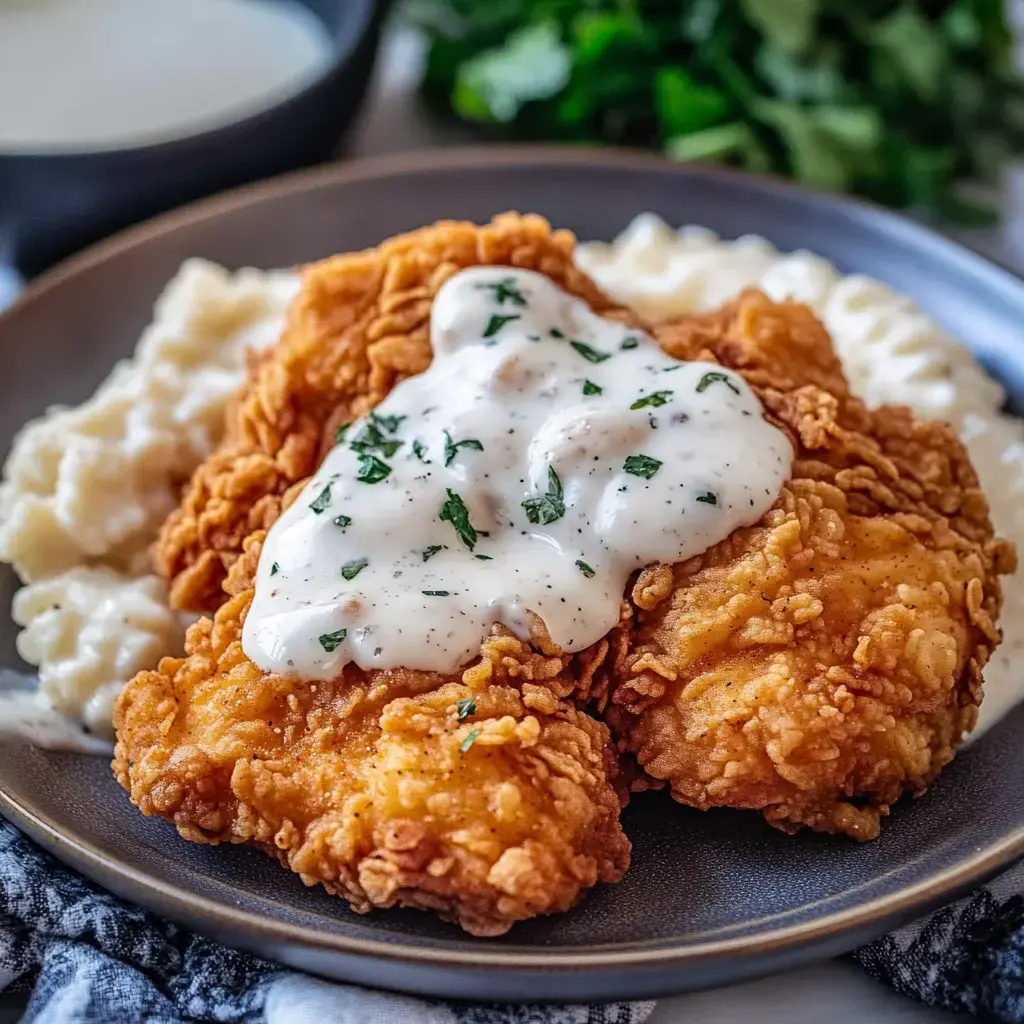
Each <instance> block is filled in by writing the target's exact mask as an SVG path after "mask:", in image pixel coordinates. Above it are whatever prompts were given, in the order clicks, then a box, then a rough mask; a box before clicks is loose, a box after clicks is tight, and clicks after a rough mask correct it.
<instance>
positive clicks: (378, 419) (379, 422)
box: [349, 412, 405, 459]
mask: <svg viewBox="0 0 1024 1024" xmlns="http://www.w3.org/2000/svg"><path fill="white" fill-rule="evenodd" d="M404 419H405V417H404V416H378V415H377V414H376V413H374V412H371V413H370V416H369V419H368V421H367V423H366V425H365V426H364V427H363V429H362V430H360V431H359V434H358V435H357V436H356V438H355V440H354V441H352V443H351V444H350V445H349V448H351V449H352V451H354V452H359V454H360V455H368V454H370V453H371V452H380V453H381V455H383V456H384V457H385V458H386V459H389V458H391V456H392V455H394V454H395V452H397V451H398V449H399V448H401V447H402V442H401V441H399V440H397V439H395V438H388V437H385V436H384V435H385V434H386V433H387V434H393V433H394V432H395V431H396V430H397V429H398V424H399V423H401V422H402V420H404Z"/></svg>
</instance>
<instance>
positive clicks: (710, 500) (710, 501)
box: [697, 491, 718, 505]
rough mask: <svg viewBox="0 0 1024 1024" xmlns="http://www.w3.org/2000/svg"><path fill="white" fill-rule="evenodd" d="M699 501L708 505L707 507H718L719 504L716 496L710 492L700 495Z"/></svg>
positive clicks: (698, 496)
mask: <svg viewBox="0 0 1024 1024" xmlns="http://www.w3.org/2000/svg"><path fill="white" fill-rule="evenodd" d="M697 500H698V501H703V502H704V504H706V505H717V504H718V498H717V497H716V496H715V495H714V494H712V493H711V492H710V491H706V492H705V493H704V494H698V495H697Z"/></svg>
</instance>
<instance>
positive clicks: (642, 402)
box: [630, 391, 675, 409]
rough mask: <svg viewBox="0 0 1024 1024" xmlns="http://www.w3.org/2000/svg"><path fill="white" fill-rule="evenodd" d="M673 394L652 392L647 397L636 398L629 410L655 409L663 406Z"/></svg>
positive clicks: (672, 392) (671, 392)
mask: <svg viewBox="0 0 1024 1024" xmlns="http://www.w3.org/2000/svg"><path fill="white" fill-rule="evenodd" d="M674 394H675V392H674V391H654V392H652V393H651V394H649V395H644V396H643V397H642V398H638V399H637V400H636V401H635V402H634V403H633V404H632V405H631V406H630V409H646V408H648V407H650V408H652V409H657V408H659V407H660V406H662V405H664V404H665V403H666V402H667V401H668V400H669V399H670V398H671V397H672V396H673V395H674Z"/></svg>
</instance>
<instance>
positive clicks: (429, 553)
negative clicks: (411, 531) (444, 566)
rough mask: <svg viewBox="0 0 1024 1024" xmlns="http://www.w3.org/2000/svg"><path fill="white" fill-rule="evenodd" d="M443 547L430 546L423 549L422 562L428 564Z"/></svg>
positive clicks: (440, 545)
mask: <svg viewBox="0 0 1024 1024" xmlns="http://www.w3.org/2000/svg"><path fill="white" fill-rule="evenodd" d="M443 547H444V545H443V544H431V545H430V547H429V548H424V549H423V561H424V562H429V561H430V559H431V558H433V557H434V555H436V554H437V553H438V551H440V550H441V549H442V548H443Z"/></svg>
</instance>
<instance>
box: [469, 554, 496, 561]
mask: <svg viewBox="0 0 1024 1024" xmlns="http://www.w3.org/2000/svg"><path fill="white" fill-rule="evenodd" d="M473 557H474V558H479V559H480V561H481V562H493V561H494V558H493V557H492V556H491V555H474V556H473Z"/></svg>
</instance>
